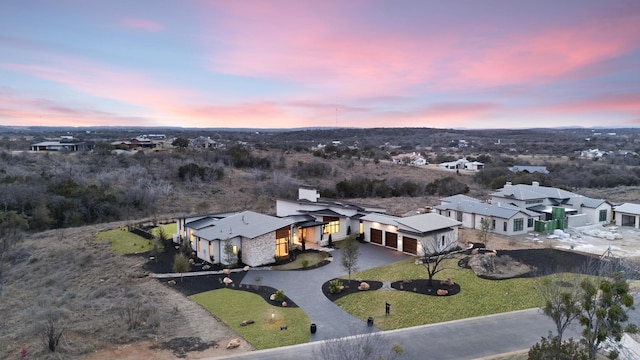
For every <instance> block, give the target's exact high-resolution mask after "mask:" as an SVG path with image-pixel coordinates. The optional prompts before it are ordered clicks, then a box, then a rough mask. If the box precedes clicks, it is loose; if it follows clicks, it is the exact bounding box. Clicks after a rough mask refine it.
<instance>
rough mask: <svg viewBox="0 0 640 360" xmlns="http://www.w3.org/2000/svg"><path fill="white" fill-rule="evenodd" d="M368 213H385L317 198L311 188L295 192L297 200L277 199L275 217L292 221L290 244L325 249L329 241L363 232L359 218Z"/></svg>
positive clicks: (373, 207) (366, 206)
mask: <svg viewBox="0 0 640 360" xmlns="http://www.w3.org/2000/svg"><path fill="white" fill-rule="evenodd" d="M371 212H379V213H384V212H386V210H385V209H384V208H381V207H378V206H371V205H362V204H354V203H350V202H347V201H341V200H334V199H327V198H322V197H320V192H318V190H316V189H314V188H308V187H301V188H299V189H298V200H283V199H278V200H276V215H277V216H278V217H289V218H291V219H294V220H295V223H294V225H293V230H292V231H293V243H294V244H300V243H301V241H302V238H304V239H305V241H306V242H307V244H313V245H319V246H324V245H327V244H328V241H329V235H331V239H332V240H341V239H344V238H346V237H347V236H348V235H349V233H350V232H359V233H362V230H363V228H362V222H361V221H360V218H361V217H362V216H364V215H366V214H368V213H371Z"/></svg>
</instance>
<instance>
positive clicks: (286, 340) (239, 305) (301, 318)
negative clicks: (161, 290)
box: [189, 289, 311, 350]
mask: <svg viewBox="0 0 640 360" xmlns="http://www.w3.org/2000/svg"><path fill="white" fill-rule="evenodd" d="M189 299H191V300H193V301H195V302H197V303H198V304H200V305H201V306H202V307H204V308H205V309H207V310H209V311H210V312H211V313H212V314H214V315H215V316H216V317H218V318H219V319H220V320H222V321H223V322H224V323H225V324H227V325H228V326H229V327H231V328H232V329H233V330H235V331H236V332H237V333H238V334H240V335H241V336H242V337H243V338H244V339H245V340H247V341H248V342H249V343H251V344H252V345H253V346H255V347H256V348H257V349H259V350H261V349H269V348H275V347H280V346H288V345H295V344H302V343H307V342H309V337H310V332H309V326H310V325H311V323H310V321H309V318H308V317H307V315H306V314H305V313H304V311H302V309H300V308H283V307H276V306H272V305H270V304H268V303H267V302H266V301H264V299H263V298H262V297H260V296H258V295H256V294H252V293H250V292H246V291H239V290H231V289H218V290H212V291H207V292H203V293H199V294H196V295H192V296H189ZM271 314H275V320H271ZM245 320H253V321H255V324H251V325H247V326H240V323H241V322H243V321H245ZM284 325H286V326H287V330H280V326H284Z"/></svg>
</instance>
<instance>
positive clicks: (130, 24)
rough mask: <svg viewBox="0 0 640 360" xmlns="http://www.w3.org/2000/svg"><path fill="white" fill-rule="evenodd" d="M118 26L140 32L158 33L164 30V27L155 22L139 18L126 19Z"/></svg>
mask: <svg viewBox="0 0 640 360" xmlns="http://www.w3.org/2000/svg"><path fill="white" fill-rule="evenodd" d="M119 25H120V26H122V27H124V28H126V29H133V30H142V31H148V32H159V31H162V30H164V26H163V25H162V24H160V23H157V22H155V21H151V20H148V19H141V18H128V19H124V20H122V21H120V23H119Z"/></svg>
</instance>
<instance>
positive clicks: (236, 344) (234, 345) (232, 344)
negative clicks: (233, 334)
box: [227, 338, 241, 349]
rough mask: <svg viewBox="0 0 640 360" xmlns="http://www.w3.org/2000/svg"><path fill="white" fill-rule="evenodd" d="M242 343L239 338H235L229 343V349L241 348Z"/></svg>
mask: <svg viewBox="0 0 640 360" xmlns="http://www.w3.org/2000/svg"><path fill="white" fill-rule="evenodd" d="M240 344H241V341H240V339H239V338H235V339H233V340H231V341H229V343H228V344H227V349H235V348H238V347H240Z"/></svg>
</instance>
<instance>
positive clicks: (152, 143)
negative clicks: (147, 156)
mask: <svg viewBox="0 0 640 360" xmlns="http://www.w3.org/2000/svg"><path fill="white" fill-rule="evenodd" d="M164 144H165V141H164V140H158V139H151V138H149V137H140V136H139V137H137V138H134V139H131V140H118V141H113V142H111V145H113V146H115V147H116V148H118V149H125V150H145V149H156V148H160V147H162V146H163V145H164Z"/></svg>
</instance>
